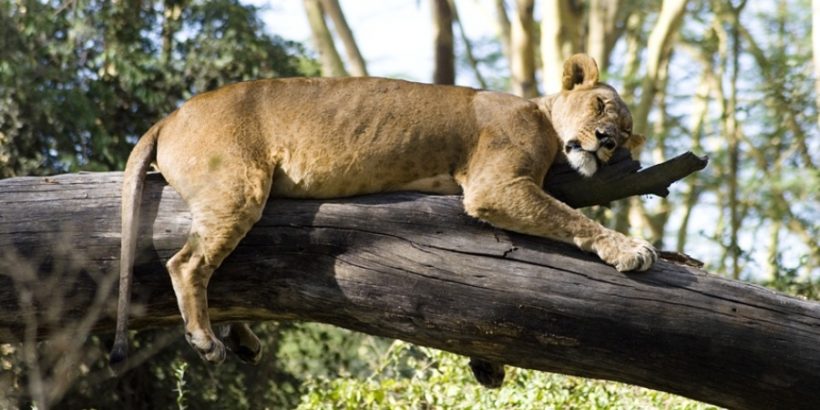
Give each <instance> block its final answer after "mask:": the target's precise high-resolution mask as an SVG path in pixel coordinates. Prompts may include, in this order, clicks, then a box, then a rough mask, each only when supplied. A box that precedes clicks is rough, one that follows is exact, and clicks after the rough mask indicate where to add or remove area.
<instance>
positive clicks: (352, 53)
mask: <svg viewBox="0 0 820 410" xmlns="http://www.w3.org/2000/svg"><path fill="white" fill-rule="evenodd" d="M322 10H323V11H324V12H325V13H327V15H328V16H329V17H330V19H331V20H333V27H335V28H336V34H338V35H339V39H340V40H342V44H343V45H344V47H345V52H346V53H347V62H348V64H350V72H351V73H352V74H353V75H354V76H356V77H365V76H367V65H366V64H365V62H364V57H362V53H361V52H360V51H359V46H358V45H357V44H356V39H355V38H354V37H353V30H351V29H350V26H349V25H348V24H347V19H345V15H344V13H342V7H341V6H340V5H339V0H322Z"/></svg>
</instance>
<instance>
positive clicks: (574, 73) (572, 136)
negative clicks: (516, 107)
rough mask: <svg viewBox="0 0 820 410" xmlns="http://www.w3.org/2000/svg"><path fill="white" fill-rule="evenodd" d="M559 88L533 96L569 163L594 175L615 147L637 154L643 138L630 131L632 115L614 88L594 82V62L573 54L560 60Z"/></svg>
mask: <svg viewBox="0 0 820 410" xmlns="http://www.w3.org/2000/svg"><path fill="white" fill-rule="evenodd" d="M562 86H563V90H562V91H561V92H560V93H559V94H555V95H551V96H547V97H542V98H539V99H536V101H535V102H536V103H537V104H539V106H541V107H542V110H543V111H544V112H545V113H546V114H547V115H548V116H549V117H550V119H551V120H552V124H553V126H554V127H555V131H556V132H557V133H558V136H559V137H560V138H561V141H562V142H563V149H562V151H563V154H564V155H565V156H566V158H567V161H568V162H569V164H570V165H571V166H572V167H573V168H575V169H576V170H578V172H579V173H581V174H582V175H585V176H590V175H592V174H594V173H595V172H596V171H597V170H598V167H599V166H600V165H601V164H605V163H606V162H607V161H609V159H610V158H611V157H612V154H613V153H614V152H615V150H616V149H617V148H619V147H625V148H627V149H629V150H630V152H632V153H633V156H636V155H637V152H638V150H639V149H640V147H641V146H642V145H643V142H644V137H643V136H641V135H637V134H633V133H632V115H631V114H630V113H629V109H628V108H627V106H626V104H625V103H624V101H623V100H622V99H621V97H620V96H619V95H618V92H617V91H615V89H614V88H612V87H610V86H609V85H607V84H604V83H601V82H598V65H597V64H596V63H595V60H593V59H592V58H591V57H589V56H587V55H584V54H576V55H574V56H572V57H570V58H569V59H568V60H567V61H566V62H565V63H564V74H563V78H562Z"/></svg>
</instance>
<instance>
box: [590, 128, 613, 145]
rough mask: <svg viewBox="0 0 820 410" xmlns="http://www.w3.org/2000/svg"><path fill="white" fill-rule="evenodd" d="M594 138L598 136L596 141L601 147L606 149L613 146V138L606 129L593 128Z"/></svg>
mask: <svg viewBox="0 0 820 410" xmlns="http://www.w3.org/2000/svg"><path fill="white" fill-rule="evenodd" d="M595 138H598V142H599V143H600V144H601V146H602V147H604V148H606V149H614V148H615V145H616V144H615V138H612V136H611V135H610V133H608V132H606V131H601V130H595Z"/></svg>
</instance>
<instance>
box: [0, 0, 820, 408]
mask: <svg viewBox="0 0 820 410" xmlns="http://www.w3.org/2000/svg"><path fill="white" fill-rule="evenodd" d="M764 3H765V4H764ZM414 4H416V5H417V7H426V8H429V10H430V21H431V23H432V24H431V29H432V30H433V36H432V39H433V43H432V44H430V45H429V47H430V48H431V49H432V50H434V52H433V56H434V58H433V59H432V61H434V64H432V65H431V68H432V69H431V72H430V78H431V79H433V80H434V81H435V82H438V83H453V82H455V81H458V82H461V83H465V84H470V85H473V86H480V87H483V88H491V89H498V90H502V91H508V92H513V93H516V94H519V95H522V96H531V95H536V94H542V93H549V92H553V91H555V90H556V86H557V85H556V81H557V79H558V78H559V75H557V74H556V73H560V69H561V62H562V61H563V60H564V59H565V58H567V57H568V56H569V55H571V54H573V53H576V52H586V53H589V54H591V55H592V56H593V57H595V58H596V60H597V61H598V62H599V65H600V67H601V71H602V74H603V76H604V78H605V79H606V81H609V82H611V83H612V84H613V85H615V86H616V88H618V89H619V91H621V94H622V95H623V97H624V99H625V100H626V101H627V103H628V104H630V107H631V109H632V112H633V115H634V117H635V129H636V131H638V132H642V133H645V134H647V135H648V136H649V145H648V147H647V149H646V150H645V152H644V160H645V162H653V163H654V162H660V161H663V160H666V159H668V158H670V157H671V156H673V155H676V154H678V153H680V152H682V151H685V150H689V149H691V150H693V151H695V152H697V153H699V154H700V153H704V154H708V155H709V156H710V160H711V162H710V167H709V168H708V169H707V170H706V171H705V172H702V173H699V174H698V175H695V176H693V177H690V178H688V179H687V180H685V181H684V182H683V183H681V184H677V185H675V186H673V192H672V194H671V195H670V197H669V198H666V199H652V200H641V199H633V200H629V201H622V202H620V203H616V204H613V206H612V207H611V208H609V209H604V208H601V209H591V210H588V212H589V214H590V215H592V216H594V217H596V218H598V219H599V220H601V221H602V222H603V223H605V224H608V225H609V226H611V227H613V228H615V229H618V230H621V231H631V232H632V233H633V234H636V235H642V236H644V237H646V238H649V239H651V240H652V241H654V242H655V243H656V244H657V245H659V246H661V247H664V248H671V249H677V250H680V251H687V252H689V253H691V254H692V255H693V256H694V257H696V258H699V259H703V260H704V261H705V262H706V263H707V268H708V269H709V270H710V271H713V272H716V273H718V274H724V275H727V276H731V277H734V278H736V279H745V280H755V281H758V282H762V283H764V284H766V285H768V286H771V287H774V288H777V289H780V290H785V291H788V292H790V293H793V294H800V295H803V296H805V297H809V298H814V299H817V298H818V294H819V293H820V292H818V289H820V286H818V280H820V268H819V267H818V264H820V249H818V243H817V238H818V237H820V232H818V225H817V222H816V221H817V220H820V207H818V192H820V173H818V171H817V168H816V164H817V162H818V160H820V158H818V152H820V140H819V139H818V136H819V134H818V126H819V125H820V121H819V120H818V115H817V114H818V107H820V102H818V99H817V97H818V95H817V94H818V92H820V79H818V73H820V69H818V63H817V62H818V61H820V34H818V33H820V27H814V28H813V27H812V16H813V17H814V24H815V25H818V24H820V17H818V15H820V0H814V1H813V8H812V2H811V1H810V0H778V1H776V2H747V1H745V0H740V1H730V2H724V1H712V0H664V1H663V2H654V1H621V0H613V1H606V0H589V1H582V0H558V1H546V0H537V1H536V0H506V1H505V0H486V1H482V2H480V6H482V7H485V9H486V11H487V12H488V13H489V14H490V15H492V16H493V19H494V21H495V23H496V24H495V25H496V30H495V31H494V34H493V35H491V36H486V37H480V38H470V37H469V36H468V35H467V34H466V31H465V26H469V25H470V24H474V23H473V22H471V21H469V20H467V19H462V17H463V15H462V14H460V13H459V7H465V8H466V7H468V6H470V7H473V6H474V5H470V4H467V3H466V2H464V1H450V0H429V1H423V2H414ZM299 5H300V6H304V10H300V12H303V13H304V16H299V17H298V18H302V19H304V23H305V24H306V25H308V26H309V28H310V31H309V32H310V34H311V37H312V40H313V41H312V43H311V44H309V45H304V46H303V45H302V44H298V43H296V42H293V41H288V40H285V39H283V38H280V37H278V36H275V35H271V34H269V31H268V30H271V28H270V27H267V28H266V27H265V26H264V24H263V22H262V20H261V19H260V15H261V12H260V10H259V9H257V8H255V7H252V6H249V5H247V4H245V3H243V2H240V1H238V0H211V1H203V0H163V1H150V0H126V1H123V0H118V1H113V0H52V1H48V0H39V1H35V0H0V178H4V177H12V176H23V175H49V174H55V173H61V172H75V171H80V170H88V171H104V170H119V169H122V167H123V166H124V163H125V161H126V159H127V157H128V153H129V152H130V149H131V147H132V145H133V144H134V143H135V142H136V140H137V139H138V138H139V136H140V135H141V134H142V133H143V132H145V131H146V130H147V129H148V128H149V127H150V126H151V125H152V124H153V123H154V122H156V121H157V120H158V119H160V118H162V117H163V116H165V115H166V114H168V113H170V112H171V111H173V110H174V109H175V108H176V107H177V106H179V104H180V103H181V102H182V101H184V100H185V99H187V98H189V97H191V96H192V95H195V94H197V93H200V92H203V91H207V90H211V89H214V88H217V87H219V86H220V85H223V84H226V83H232V82H236V81H243V80H250V79H256V78H271V77H281V76H297V75H304V76H315V75H348V74H352V75H362V74H366V73H368V72H369V71H372V70H368V68H367V67H366V64H367V62H368V60H367V58H368V55H367V54H366V53H363V49H360V48H359V45H360V44H357V41H356V38H355V37H354V35H353V34H354V32H356V30H359V29H363V28H364V23H360V22H358V21H356V20H353V19H350V20H349V21H348V19H346V18H345V14H344V13H343V11H342V10H343V9H342V7H341V6H342V5H348V4H347V3H344V4H340V3H339V1H338V0H304V1H303V3H300V4H299ZM359 7H361V5H359ZM808 10H812V13H808V12H807V11H808ZM348 17H350V15H348ZM812 30H813V32H814V38H813V40H812V37H811V35H810V34H811V33H812ZM379 35H380V36H385V37H389V35H390V33H380V34H379ZM306 47H310V48H311V49H315V50H316V52H315V53H312V52H308V51H307V49H306ZM0 212H2V210H0ZM0 274H2V272H0ZM256 330H257V331H258V333H259V334H260V335H261V336H262V337H263V339H264V340H263V342H264V343H265V344H266V346H267V347H266V357H265V359H263V362H262V363H261V364H260V365H259V366H257V367H249V366H244V365H242V364H239V363H237V362H236V361H228V362H226V363H225V364H223V365H221V366H220V367H218V368H215V367H209V366H206V365H204V364H203V363H202V362H201V361H200V360H199V359H198V358H197V357H196V356H195V354H194V353H192V352H191V350H190V349H189V348H188V346H187V345H186V344H185V342H184V339H183V338H182V336H181V332H180V331H179V330H174V331H169V330H162V331H153V332H141V333H139V334H135V335H133V338H134V340H133V343H132V346H134V350H135V352H139V353H138V354H136V355H135V360H136V361H137V363H138V365H137V366H136V367H134V368H133V369H132V370H131V371H129V372H128V373H126V374H125V376H124V377H122V378H119V379H112V378H110V377H109V376H108V373H107V370H106V368H105V366H106V361H105V354H106V352H107V349H108V347H109V346H110V344H111V340H109V339H108V336H107V335H103V336H100V337H91V338H89V340H87V341H86V343H85V344H84V346H83V351H82V354H81V355H80V356H79V359H77V360H76V361H73V362H71V363H70V365H68V366H66V365H65V364H64V363H62V362H61V360H62V359H63V358H64V356H63V355H60V354H56V353H54V352H55V351H57V352H59V349H56V350H55V349H54V345H53V343H54V342H48V343H41V344H37V345H36V346H26V345H0V408H32V407H34V406H35V403H34V402H33V399H32V397H37V395H36V394H34V392H35V391H37V390H38V389H39V390H43V389H46V390H47V391H48V392H49V393H48V394H47V395H45V396H43V397H48V399H47V400H46V402H42V403H37V404H36V407H37V408H40V409H45V408H48V407H50V406H55V407H59V408H113V407H119V408H168V407H178V408H185V407H186V406H187V407H189V408H231V409H234V408H249V409H251V408H252V409H256V408H293V407H297V406H298V407H300V408H304V409H313V408H334V409H335V408H351V409H358V408H414V409H415V408H487V409H492V408H611V407H614V408H708V407H709V406H706V405H703V404H699V403H695V402H692V401H688V400H684V399H681V398H678V397H675V396H671V395H668V394H664V393H658V392H653V391H649V390H645V389H639V388H635V387H630V386H624V385H619V384H615V383H607V382H598V381H589V380H584V379H578V378H570V377H564V376H558V375H548V374H540V373H537V372H531V371H524V370H518V369H516V370H514V371H512V372H511V374H510V375H509V376H508V381H507V383H506V384H505V386H504V388H502V389H500V390H497V391H487V390H482V389H481V388H479V387H478V386H477V385H475V384H474V383H473V381H472V379H471V376H470V375H469V371H468V370H467V368H466V362H465V359H463V358H459V357H456V356H454V355H451V354H448V353H443V352H439V351H435V350H431V349H425V348H419V347H415V346H412V345H409V344H406V343H403V342H393V341H390V340H384V339H379V338H375V337H372V336H366V335H362V334H356V333H352V332H348V331H344V330H341V329H337V328H333V327H330V326H325V325H317V324H296V323H279V324H274V323H265V324H259V325H257V329H256ZM49 343H52V344H51V345H49Z"/></svg>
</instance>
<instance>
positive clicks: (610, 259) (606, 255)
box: [595, 234, 658, 272]
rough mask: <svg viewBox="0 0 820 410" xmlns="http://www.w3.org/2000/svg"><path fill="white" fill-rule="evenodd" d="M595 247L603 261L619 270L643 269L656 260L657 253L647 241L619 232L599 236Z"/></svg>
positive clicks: (650, 265) (649, 266)
mask: <svg viewBox="0 0 820 410" xmlns="http://www.w3.org/2000/svg"><path fill="white" fill-rule="evenodd" d="M595 248H596V252H597V253H598V256H600V257H601V259H603V260H604V262H606V263H608V264H610V265H612V266H614V267H615V269H617V270H619V271H621V272H627V271H633V270H634V271H645V270H647V269H649V268H651V267H652V265H653V264H654V263H655V261H657V260H658V253H657V252H656V251H655V248H654V247H653V246H652V245H651V244H650V243H649V242H647V241H645V240H643V239H639V238H630V237H628V236H623V235H621V234H617V235H607V236H606V237H603V238H601V239H600V240H599V241H598V242H597V243H596V246H595Z"/></svg>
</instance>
